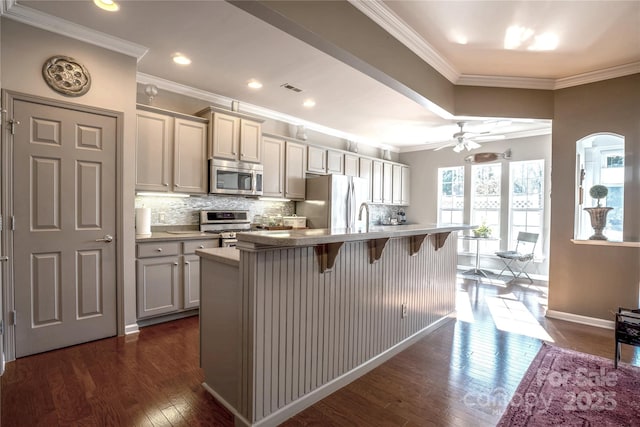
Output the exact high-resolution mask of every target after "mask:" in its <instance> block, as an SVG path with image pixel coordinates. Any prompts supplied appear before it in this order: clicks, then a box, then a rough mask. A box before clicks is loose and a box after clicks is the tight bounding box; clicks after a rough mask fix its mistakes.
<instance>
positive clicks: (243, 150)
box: [240, 119, 262, 163]
mask: <svg viewBox="0 0 640 427" xmlns="http://www.w3.org/2000/svg"><path fill="white" fill-rule="evenodd" d="M261 154H262V125H261V124H260V123H257V122H254V121H251V120H245V119H240V160H241V161H243V162H255V163H260V162H261V161H262V156H261Z"/></svg>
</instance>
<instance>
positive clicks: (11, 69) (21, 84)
mask: <svg viewBox="0 0 640 427" xmlns="http://www.w3.org/2000/svg"><path fill="white" fill-rule="evenodd" d="M53 55H66V56H70V57H72V58H75V59H77V60H78V61H80V62H82V63H83V64H84V65H85V66H86V67H87V69H88V70H89V73H90V74H91V79H92V86H91V90H90V91H89V92H88V93H87V94H85V95H83V96H81V97H78V98H71V99H70V98H69V97H65V96H62V95H60V94H58V93H57V92H54V91H53V90H52V89H50V88H49V86H47V84H46V83H45V81H44V80H43V78H42V65H43V64H44V62H45V61H46V60H47V59H48V58H49V57H51V56H53ZM0 67H1V72H2V88H3V89H8V90H11V91H16V92H23V93H28V94H31V95H37V96H42V97H46V98H49V99H58V100H63V101H67V102H69V101H71V102H74V103H77V104H81V105H89V106H92V107H98V108H104V109H109V110H113V111H120V112H123V113H124V117H125V118H124V135H123V138H124V144H123V152H122V153H120V155H121V159H122V171H123V172H122V188H119V189H118V191H119V193H120V195H121V197H122V212H124V213H128V212H133V209H134V191H133V187H134V171H135V149H134V146H135V145H134V142H135V135H136V122H135V102H136V99H135V92H136V59H135V58H132V57H128V56H125V55H122V54H119V53H115V52H112V51H109V50H106V49H101V48H99V47H96V46H93V45H89V44H85V43H83V42H80V41H77V40H73V39H69V38H66V37H63V36H60V35H57V34H53V33H50V32H47V31H43V30H40V29H37V28H34V27H30V26H27V25H24V24H20V23H18V22H15V21H12V20H8V19H5V18H2V61H1V66H0ZM26 197H28V195H26V194H16V195H15V203H21V200H23V203H26ZM121 216H122V230H123V233H122V234H121V235H119V236H118V239H119V240H120V242H121V246H120V248H121V251H120V253H119V254H118V258H119V260H120V265H121V267H122V270H121V275H120V277H121V278H124V279H121V280H120V283H119V290H118V292H119V297H120V301H121V302H123V304H124V305H123V306H122V308H121V309H120V312H119V317H120V321H119V327H118V330H119V332H120V333H122V332H123V331H124V325H130V324H135V322H136V305H135V301H136V294H135V265H134V259H135V254H134V242H135V231H134V217H133V215H121Z"/></svg>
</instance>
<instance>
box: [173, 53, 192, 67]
mask: <svg viewBox="0 0 640 427" xmlns="http://www.w3.org/2000/svg"><path fill="white" fill-rule="evenodd" d="M173 62H175V63H176V64H180V65H189V64H191V60H190V59H189V58H187V57H186V56H184V55H183V54H181V53H175V54H174V55H173Z"/></svg>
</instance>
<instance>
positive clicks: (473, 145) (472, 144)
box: [466, 140, 480, 150]
mask: <svg viewBox="0 0 640 427" xmlns="http://www.w3.org/2000/svg"><path fill="white" fill-rule="evenodd" d="M466 146H467V150H475V149H476V148H480V144H478V143H477V142H475V141H470V140H467V143H466Z"/></svg>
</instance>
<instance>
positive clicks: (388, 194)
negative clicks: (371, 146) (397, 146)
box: [382, 162, 393, 205]
mask: <svg viewBox="0 0 640 427" xmlns="http://www.w3.org/2000/svg"><path fill="white" fill-rule="evenodd" d="M382 203H383V204H385V205H389V204H391V203H393V165H392V164H391V163H386V162H384V163H383V164H382Z"/></svg>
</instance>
